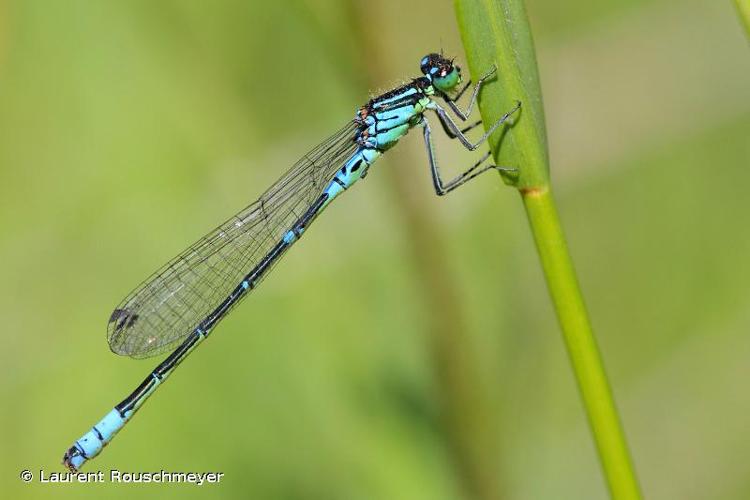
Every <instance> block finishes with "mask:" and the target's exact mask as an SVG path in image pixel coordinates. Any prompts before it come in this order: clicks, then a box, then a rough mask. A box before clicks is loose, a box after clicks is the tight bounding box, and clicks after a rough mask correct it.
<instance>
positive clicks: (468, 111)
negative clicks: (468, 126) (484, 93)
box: [441, 65, 497, 121]
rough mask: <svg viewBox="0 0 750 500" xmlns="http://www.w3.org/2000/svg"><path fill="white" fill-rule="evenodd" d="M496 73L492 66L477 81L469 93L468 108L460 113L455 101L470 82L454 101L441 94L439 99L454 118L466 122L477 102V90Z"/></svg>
mask: <svg viewBox="0 0 750 500" xmlns="http://www.w3.org/2000/svg"><path fill="white" fill-rule="evenodd" d="M496 71H497V66H494V65H493V66H492V69H491V70H490V71H488V72H487V73H486V74H485V75H484V76H483V77H482V78H480V79H479V81H478V82H477V84H476V85H475V86H474V90H473V91H472V93H471V100H469V106H468V107H467V108H466V111H461V108H459V107H458V106H457V105H456V101H457V100H458V99H459V98H460V97H461V95H462V94H463V93H464V91H465V90H466V88H467V87H468V86H469V84H471V82H469V84H467V85H466V87H464V88H463V89H462V90H461V92H459V93H458V95H457V96H456V97H455V98H454V99H451V98H450V97H448V96H447V95H446V94H442V95H441V97H442V98H443V100H444V101H445V103H446V104H447V105H448V106H450V108H451V109H452V110H453V112H454V113H455V114H456V116H458V117H459V118H460V119H461V120H463V121H466V120H468V119H469V115H470V114H471V110H472V109H474V103H476V102H477V96H479V89H481V88H482V85H483V84H484V82H485V81H486V80H487V79H488V78H490V77H491V76H492V75H494V74H495V72H496Z"/></svg>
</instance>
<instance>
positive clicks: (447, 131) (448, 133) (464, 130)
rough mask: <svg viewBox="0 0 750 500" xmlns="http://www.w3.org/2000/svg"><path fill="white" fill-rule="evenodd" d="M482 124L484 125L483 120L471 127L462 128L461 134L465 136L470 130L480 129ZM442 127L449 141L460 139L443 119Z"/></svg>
mask: <svg viewBox="0 0 750 500" xmlns="http://www.w3.org/2000/svg"><path fill="white" fill-rule="evenodd" d="M481 124H482V120H477V121H475V122H474V123H472V124H471V125H468V126H466V127H464V128H462V129H461V133H462V134H465V133H466V132H468V131H469V130H473V129H474V128H476V127H478V126H479V125H481ZM440 125H441V126H442V127H443V132H445V135H447V136H448V138H449V139H455V138H456V137H458V136H457V135H456V134H454V133H453V131H452V130H451V129H449V128H448V126H447V125H446V124H445V122H444V121H443V120H442V119H441V120H440Z"/></svg>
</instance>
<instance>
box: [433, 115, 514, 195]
mask: <svg viewBox="0 0 750 500" xmlns="http://www.w3.org/2000/svg"><path fill="white" fill-rule="evenodd" d="M422 127H423V132H424V142H425V148H426V149H427V160H428V161H429V163H430V173H431V174H432V184H433V186H434V187H435V192H436V193H437V194H438V196H443V195H445V194H447V193H450V192H451V191H453V190H454V189H456V188H457V187H459V186H461V185H462V184H465V183H467V182H469V181H470V180H472V179H473V178H475V177H477V176H478V175H480V174H483V173H484V172H487V171H488V170H492V169H495V170H498V171H512V170H515V169H512V168H503V167H498V166H497V165H485V166H484V167H482V168H479V167H480V165H482V163H484V162H485V161H486V160H487V158H489V157H490V152H489V151H487V153H485V154H484V155H482V157H481V158H480V159H479V161H477V162H476V163H474V165H472V166H471V167H469V168H468V169H467V170H466V171H465V172H463V173H462V174H459V175H457V176H456V177H455V178H453V179H451V180H450V181H448V182H447V183H443V180H442V179H441V178H440V170H439V169H438V166H437V159H436V158H435V148H434V146H433V144H432V133H431V132H430V124H429V123H428V122H427V119H426V118H423V119H422Z"/></svg>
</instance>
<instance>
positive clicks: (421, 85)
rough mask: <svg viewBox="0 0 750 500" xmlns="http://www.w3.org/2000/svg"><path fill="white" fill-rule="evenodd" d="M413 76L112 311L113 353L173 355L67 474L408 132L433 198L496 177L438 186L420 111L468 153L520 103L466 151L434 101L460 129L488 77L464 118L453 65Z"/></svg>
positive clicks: (480, 167)
mask: <svg viewBox="0 0 750 500" xmlns="http://www.w3.org/2000/svg"><path fill="white" fill-rule="evenodd" d="M421 70H422V76H420V77H418V78H415V79H414V80H412V81H411V82H410V83H407V84H405V85H403V86H401V87H398V88H396V89H393V90H391V91H389V92H386V93H385V94H382V95H380V96H377V97H375V98H373V99H371V100H370V101H369V102H368V103H367V104H365V105H364V106H362V107H361V108H359V109H358V110H357V113H356V115H355V117H354V119H353V120H351V121H350V122H349V123H347V124H346V125H345V126H344V127H343V128H342V129H341V130H339V131H338V132H336V133H335V134H334V135H332V136H331V137H329V138H328V139H327V140H325V141H324V142H322V143H321V144H320V145H318V146H317V147H316V148H314V149H313V150H312V151H310V152H309V153H307V154H306V155H305V156H304V157H303V158H302V159H301V160H300V161H298V162H297V163H296V164H295V165H294V166H293V167H292V168H291V169H290V170H289V171H288V172H287V173H286V174H284V175H283V176H282V177H281V179H279V180H278V181H277V182H276V183H275V184H274V185H273V186H271V187H270V188H269V189H268V190H267V191H266V192H265V193H263V194H262V195H261V197H260V198H259V199H258V201H256V202H255V203H253V204H252V205H250V206H249V207H247V208H245V209H244V210H242V211H240V212H239V213H238V214H237V215H235V216H234V217H232V218H231V219H229V220H227V221H226V222H225V223H223V224H222V225H220V226H219V227H218V228H216V229H215V230H213V231H211V232H210V233H209V234H207V235H206V236H204V237H203V238H201V239H200V240H198V242H196V243H195V244H194V245H192V246H190V247H189V248H188V249H187V250H185V251H184V252H182V253H181V254H180V255H178V256H177V257H175V258H174V259H172V260H171V261H170V262H169V263H167V264H166V265H165V266H163V267H162V268H161V269H159V270H158V271H157V272H156V273H154V274H153V275H152V276H151V277H150V278H149V279H147V280H146V281H145V282H144V283H142V284H141V285H140V286H139V287H138V288H136V289H135V290H134V291H133V292H131V293H130V295H128V296H127V297H126V298H125V299H124V300H123V301H122V303H121V304H120V305H119V306H117V308H116V309H115V310H114V312H112V315H111V316H110V318H109V325H108V327H107V339H108V341H109V346H110V348H111V349H112V351H114V352H115V353H117V354H121V355H127V356H131V357H134V358H145V357H150V356H154V355H157V354H160V353H163V352H165V351H167V350H169V349H174V350H173V351H172V353H171V354H169V356H167V357H166V359H165V360H164V361H162V362H161V364H159V366H157V367H156V368H155V369H154V370H153V371H152V372H151V373H150V374H149V376H148V377H146V379H145V380H144V381H143V382H142V383H141V385H139V386H138V388H137V389H136V390H135V391H133V392H132V393H131V394H130V395H129V396H128V397H127V398H125V399H124V400H123V401H122V402H121V403H120V404H118V405H117V406H115V408H114V409H113V410H112V411H110V412H109V413H108V414H107V415H106V416H105V417H104V418H103V419H102V420H101V421H100V422H99V423H97V424H96V425H95V426H94V427H93V428H92V429H91V430H90V431H88V432H87V433H86V434H84V435H83V437H81V438H80V439H79V440H78V441H76V442H75V444H74V445H73V446H72V447H70V449H68V451H67V452H66V453H65V456H64V457H63V463H64V464H65V465H66V466H67V467H68V468H69V469H70V470H72V471H77V470H78V469H80V467H81V466H82V465H83V464H84V463H85V462H86V461H87V460H90V459H92V458H94V457H95V456H96V455H98V454H99V452H100V451H101V450H102V448H103V447H104V446H105V445H106V444H107V443H109V442H110V441H111V440H112V438H113V437H114V435H115V434H116V433H117V432H118V431H119V430H120V429H122V427H123V426H124V425H125V423H126V422H127V421H128V420H130V419H131V418H132V416H133V414H135V412H136V410H138V408H140V406H141V405H142V404H143V403H144V402H145V401H146V399H148V397H149V396H151V394H153V393H154V391H155V390H156V388H157V387H159V386H160V385H161V384H162V383H163V382H164V381H165V380H166V378H167V377H168V376H169V375H170V374H171V373H172V371H173V370H174V369H175V368H176V367H177V365H178V364H179V363H180V362H182V361H183V360H184V359H185V358H186V357H187V355H188V354H189V353H190V352H191V351H192V350H193V349H195V347H196V346H197V345H198V344H200V343H201V342H202V341H203V340H205V338H206V337H207V336H208V334H209V333H210V332H211V331H212V330H213V329H214V327H215V326H216V325H217V324H218V323H219V321H221V319H222V318H224V317H225V316H226V315H227V313H228V312H229V311H230V310H231V309H232V308H233V307H234V306H235V305H237V303H238V302H239V301H240V300H241V299H242V298H243V297H245V296H247V295H248V293H250V292H251V291H252V290H253V289H255V288H256V287H257V286H258V284H259V283H260V282H261V280H263V278H265V277H266V275H267V274H268V272H269V271H270V270H271V268H272V267H273V266H274V265H275V264H276V263H277V262H278V261H279V259H280V258H281V257H282V256H283V255H284V254H285V253H286V251H287V250H289V248H290V247H291V246H292V245H293V244H294V242H295V241H297V240H298V239H299V238H300V236H302V234H303V232H304V231H305V230H306V229H307V228H308V227H309V226H310V224H311V223H312V222H313V221H314V220H315V218H316V217H317V216H318V215H320V213H321V212H322V211H323V210H324V209H325V208H326V207H327V206H328V204H329V203H330V202H331V201H332V200H333V199H334V198H336V197H337V196H338V195H339V194H341V193H342V192H344V191H345V190H346V189H348V188H349V187H350V186H351V185H352V184H354V183H355V182H356V181H358V180H359V179H361V178H363V177H364V176H365V175H366V174H367V172H368V170H369V168H370V167H371V166H372V164H373V163H374V162H375V160H377V159H378V157H380V155H382V154H383V153H384V152H385V151H387V150H388V149H390V148H392V147H393V146H395V145H396V143H397V142H398V141H399V139H401V138H402V137H403V136H405V135H406V134H407V132H408V131H409V130H410V129H411V128H413V127H416V126H418V125H419V126H421V127H422V131H423V134H424V141H425V145H426V147H427V159H428V160H429V165H430V172H431V174H432V181H433V183H434V187H435V191H436V192H437V194H438V195H444V194H446V193H448V192H450V191H452V190H454V189H456V188H457V187H459V186H460V185H462V184H464V183H465V182H467V181H469V180H471V179H473V178H475V177H476V176H478V175H480V174H481V173H483V172H487V171H488V170H491V169H496V170H503V169H502V168H501V167H497V166H495V165H491V164H488V163H486V161H487V159H488V158H489V156H490V153H489V152H487V153H486V154H484V155H483V156H482V157H481V158H480V159H479V161H477V162H476V163H474V164H473V165H472V166H471V167H470V168H469V169H467V170H466V171H465V172H463V173H462V174H460V175H458V176H457V177H455V178H454V179H452V180H450V181H448V182H443V180H442V179H441V177H440V172H439V170H438V166H437V163H436V160H435V152H434V149H433V145H432V140H431V136H430V125H429V123H428V121H427V118H426V116H425V113H426V111H428V110H430V111H433V112H435V113H436V115H437V117H438V119H439V120H440V123H441V125H442V127H443V130H444V131H445V133H446V134H447V135H448V136H449V137H450V138H452V139H455V138H457V139H458V140H459V141H460V142H461V144H463V146H464V147H466V148H467V149H469V150H472V151H473V150H475V149H476V148H477V147H479V145H480V144H482V143H483V142H485V141H486V140H487V138H488V137H489V136H490V134H492V133H493V132H494V131H495V130H496V129H497V128H498V127H499V126H500V125H502V124H503V123H504V122H505V121H506V120H507V119H508V118H509V117H510V115H512V114H513V113H515V112H516V111H517V110H518V109H519V108H520V106H521V103H520V102H518V103H517V104H516V106H515V107H514V108H513V109H511V110H510V111H509V112H508V113H506V114H505V115H504V116H503V117H502V118H500V119H499V120H498V121H497V122H495V123H494V124H493V125H492V126H491V127H490V128H489V129H488V130H487V131H486V133H485V134H484V135H483V136H482V137H481V138H479V140H478V141H477V142H475V143H472V142H471V141H470V140H469V139H468V138H467V137H466V135H465V133H466V132H468V131H469V130H470V129H472V128H474V127H476V126H477V125H479V124H480V123H481V122H476V123H473V124H471V125H469V126H468V127H465V128H463V129H462V128H460V127H459V126H458V125H457V124H456V122H455V121H454V119H453V118H452V117H451V115H450V114H449V113H448V112H447V111H446V109H445V108H443V107H442V106H441V105H440V104H438V102H437V99H438V98H439V99H440V100H441V101H443V102H444V103H445V104H446V105H447V106H448V108H450V110H451V111H452V112H453V114H454V115H455V116H456V117H458V119H460V120H461V121H467V120H468V117H469V115H470V113H471V110H472V108H473V107H474V103H475V102H476V99H477V95H478V93H479V89H480V88H481V87H482V84H483V83H484V82H485V80H486V79H488V78H490V77H491V76H492V75H493V74H494V73H495V69H494V68H493V69H492V70H491V71H489V72H488V73H487V74H486V75H485V76H484V77H482V78H481V79H480V80H479V81H478V82H477V84H476V85H475V86H474V90H473V92H472V94H471V99H470V101H469V105H468V107H467V108H466V110H465V111H462V110H461V109H460V108H459V107H458V105H457V104H456V102H457V101H458V100H459V99H460V98H461V96H462V95H463V94H464V92H465V91H466V90H467V89H468V88H469V87H470V86H471V82H468V83H467V84H466V85H465V86H463V88H461V89H460V90H459V89H458V87H459V85H460V83H461V69H460V68H459V67H458V66H457V65H455V64H453V60H450V59H446V58H445V57H443V56H442V55H441V54H429V55H427V56H425V57H424V58H423V59H422V61H421Z"/></svg>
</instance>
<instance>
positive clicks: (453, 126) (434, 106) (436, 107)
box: [429, 101, 521, 151]
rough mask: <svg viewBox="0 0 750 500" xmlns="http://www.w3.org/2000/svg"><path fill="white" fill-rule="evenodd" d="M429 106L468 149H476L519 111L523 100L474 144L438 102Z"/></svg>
mask: <svg viewBox="0 0 750 500" xmlns="http://www.w3.org/2000/svg"><path fill="white" fill-rule="evenodd" d="M429 107H430V108H432V109H433V110H434V111H435V112H436V113H437V114H438V118H440V121H441V122H442V123H443V125H444V126H445V127H447V128H449V129H450V130H451V132H453V134H455V135H456V137H457V138H458V140H459V141H461V144H463V145H464V147H465V148H466V149H468V150H469V151H474V150H475V149H477V148H478V147H479V145H480V144H482V143H483V142H484V141H486V140H487V138H488V137H489V136H490V135H492V133H493V132H494V131H495V130H497V128H498V127H499V126H500V125H502V124H503V123H505V122H506V120H508V118H510V115H512V114H513V113H515V112H516V111H518V109H519V108H520V107H521V101H517V103H516V106H515V107H514V108H513V109H511V110H510V111H508V112H507V113H505V114H504V115H503V116H502V117H501V118H500V119H499V120H498V121H496V122H495V123H493V124H492V126H491V127H490V129H489V130H488V131H487V132H485V134H484V135H483V136H482V137H480V138H479V140H478V141H477V142H476V143H474V144H472V143H471V141H469V138H468V137H466V136H465V135H464V134H463V132H461V129H459V128H458V125H456V122H454V121H453V119H452V118H451V117H450V115H448V113H447V112H446V111H445V110H444V109H443V108H441V107H440V106H439V105H438V104H437V103H436V102H434V101H433V102H431V103H430V106H429Z"/></svg>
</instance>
